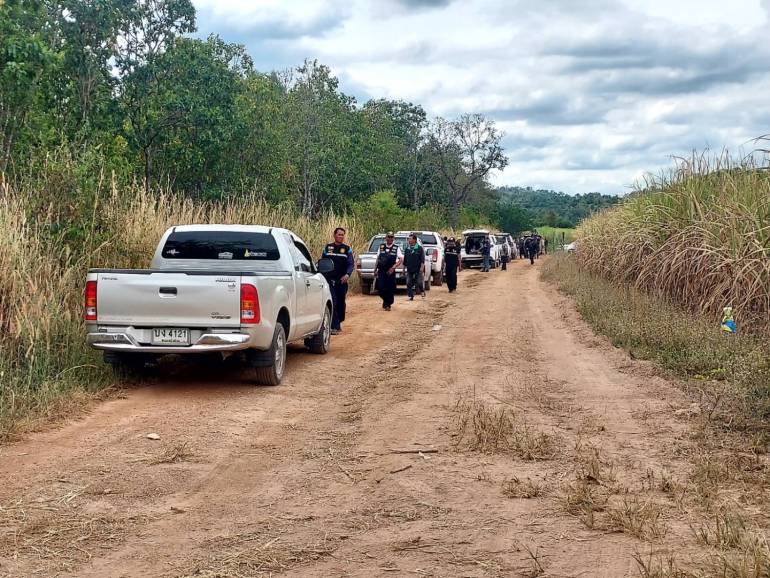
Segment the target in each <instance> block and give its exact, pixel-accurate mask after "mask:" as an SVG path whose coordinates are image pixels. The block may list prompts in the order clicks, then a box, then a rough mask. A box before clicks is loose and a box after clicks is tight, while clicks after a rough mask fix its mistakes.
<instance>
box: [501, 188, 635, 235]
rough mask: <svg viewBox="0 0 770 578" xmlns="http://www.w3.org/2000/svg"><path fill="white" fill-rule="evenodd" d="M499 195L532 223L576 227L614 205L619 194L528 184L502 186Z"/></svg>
mask: <svg viewBox="0 0 770 578" xmlns="http://www.w3.org/2000/svg"><path fill="white" fill-rule="evenodd" d="M499 193H500V195H501V198H502V199H504V200H507V201H510V202H512V203H514V204H516V205H518V206H519V207H521V208H522V209H524V210H525V211H527V212H528V213H529V215H530V218H531V219H532V221H533V223H534V224H535V225H546V226H549V227H576V226H577V224H578V223H579V222H580V221H582V220H583V219H585V218H586V217H589V216H590V215H593V214H595V213H598V212H600V211H602V210H604V209H607V208H609V207H612V206H613V205H615V204H617V203H618V202H619V201H620V200H621V197H618V196H615V195H603V194H601V193H585V194H577V195H568V194H566V193H560V192H556V191H550V190H543V189H533V188H531V187H502V188H501V189H499Z"/></svg>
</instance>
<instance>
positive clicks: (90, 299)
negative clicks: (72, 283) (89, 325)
mask: <svg viewBox="0 0 770 578" xmlns="http://www.w3.org/2000/svg"><path fill="white" fill-rule="evenodd" d="M83 297H84V301H85V309H84V310H83V319H85V320H86V321H96V281H86V289H85V291H84V292H83Z"/></svg>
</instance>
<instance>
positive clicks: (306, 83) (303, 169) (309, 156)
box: [284, 60, 355, 215]
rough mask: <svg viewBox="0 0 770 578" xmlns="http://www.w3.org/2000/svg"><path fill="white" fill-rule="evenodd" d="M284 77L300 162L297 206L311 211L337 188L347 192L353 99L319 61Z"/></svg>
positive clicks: (289, 120)
mask: <svg viewBox="0 0 770 578" xmlns="http://www.w3.org/2000/svg"><path fill="white" fill-rule="evenodd" d="M284 82H285V85H286V86H287V97H288V98H287V103H286V109H287V115H286V120H287V123H288V137H289V139H290V140H289V142H290V143H292V144H293V148H294V154H292V159H293V162H294V163H296V165H298V174H297V175H295V178H296V181H297V185H298V186H297V188H298V190H299V197H300V198H299V206H300V209H301V210H302V212H303V213H304V214H305V215H311V214H312V213H314V212H315V211H317V210H318V209H320V208H321V207H322V206H323V205H324V204H326V203H328V202H329V201H331V200H332V198H333V197H334V196H336V195H335V193H337V192H339V191H340V190H341V191H345V187H346V184H347V182H348V179H349V169H350V168H351V165H352V163H351V162H350V159H349V158H345V157H344V156H343V155H342V154H341V153H342V151H343V150H345V149H346V148H347V145H348V143H347V142H346V141H349V140H350V138H351V133H350V131H349V130H346V129H349V128H350V126H349V125H348V126H346V123H347V122H349V120H350V119H349V117H348V113H350V112H352V111H353V109H354V104H355V100H354V99H353V98H351V97H348V96H345V95H344V94H342V93H340V92H338V91H337V88H338V86H339V81H338V80H337V78H336V77H334V76H333V75H332V74H331V70H329V67H327V66H324V65H322V64H319V63H318V61H317V60H305V62H304V63H303V64H302V66H299V67H297V68H296V69H295V70H294V71H290V72H288V73H287V74H286V76H285V80H284ZM322 193H325V194H324V195H323V196H322ZM324 201H326V203H325V202H324Z"/></svg>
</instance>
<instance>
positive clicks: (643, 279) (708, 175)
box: [577, 153, 770, 327]
mask: <svg viewBox="0 0 770 578" xmlns="http://www.w3.org/2000/svg"><path fill="white" fill-rule="evenodd" d="M765 169H766V167H764V166H761V165H760V164H758V163H757V162H756V161H755V160H754V158H753V157H750V158H749V159H744V160H735V159H733V158H732V157H730V156H729V155H728V154H727V153H725V154H722V155H719V156H712V157H709V156H707V155H694V156H693V157H692V158H690V159H687V160H680V161H679V162H678V163H677V165H676V166H675V168H674V169H673V170H672V171H670V172H669V173H667V174H664V175H661V176H659V177H654V178H653V177H650V178H649V179H648V180H647V182H646V186H645V187H644V190H641V191H638V192H636V193H635V194H633V195H631V196H630V198H629V199H628V200H627V201H626V202H624V203H622V204H621V205H619V206H618V207H616V208H613V209H610V210H608V211H605V212H602V213H599V214H597V215H595V216H593V217H591V218H589V219H587V220H586V221H584V222H583V223H582V224H581V226H580V227H579V229H578V232H577V237H578V239H579V246H578V251H577V258H578V260H579V262H580V264H581V265H583V266H584V267H586V268H587V269H588V270H590V271H593V272H595V273H598V274H600V275H602V276H603V277H605V278H607V279H610V280H613V281H621V282H624V283H629V284H631V285H633V286H635V287H636V288H639V289H643V290H645V291H647V292H649V293H651V294H653V295H657V296H662V297H666V298H667V299H671V300H673V301H676V302H678V303H680V304H684V305H686V306H688V307H690V308H692V309H693V310H697V311H702V312H706V313H710V314H715V315H716V314H718V313H719V312H721V310H722V307H724V306H732V307H733V308H734V309H735V311H736V314H737V320H738V322H739V324H740V323H741V322H743V325H744V327H745V326H746V325H748V324H750V325H753V326H755V327H757V326H760V325H764V324H766V320H767V314H768V312H770V171H768V170H765Z"/></svg>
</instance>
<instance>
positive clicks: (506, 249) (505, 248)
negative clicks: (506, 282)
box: [500, 241, 511, 271]
mask: <svg viewBox="0 0 770 578" xmlns="http://www.w3.org/2000/svg"><path fill="white" fill-rule="evenodd" d="M510 253H511V246H510V245H509V244H508V241H505V242H504V243H503V244H502V245H500V254H501V255H500V261H502V263H503V266H502V270H503V271H506V270H507V269H508V258H509V256H510Z"/></svg>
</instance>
